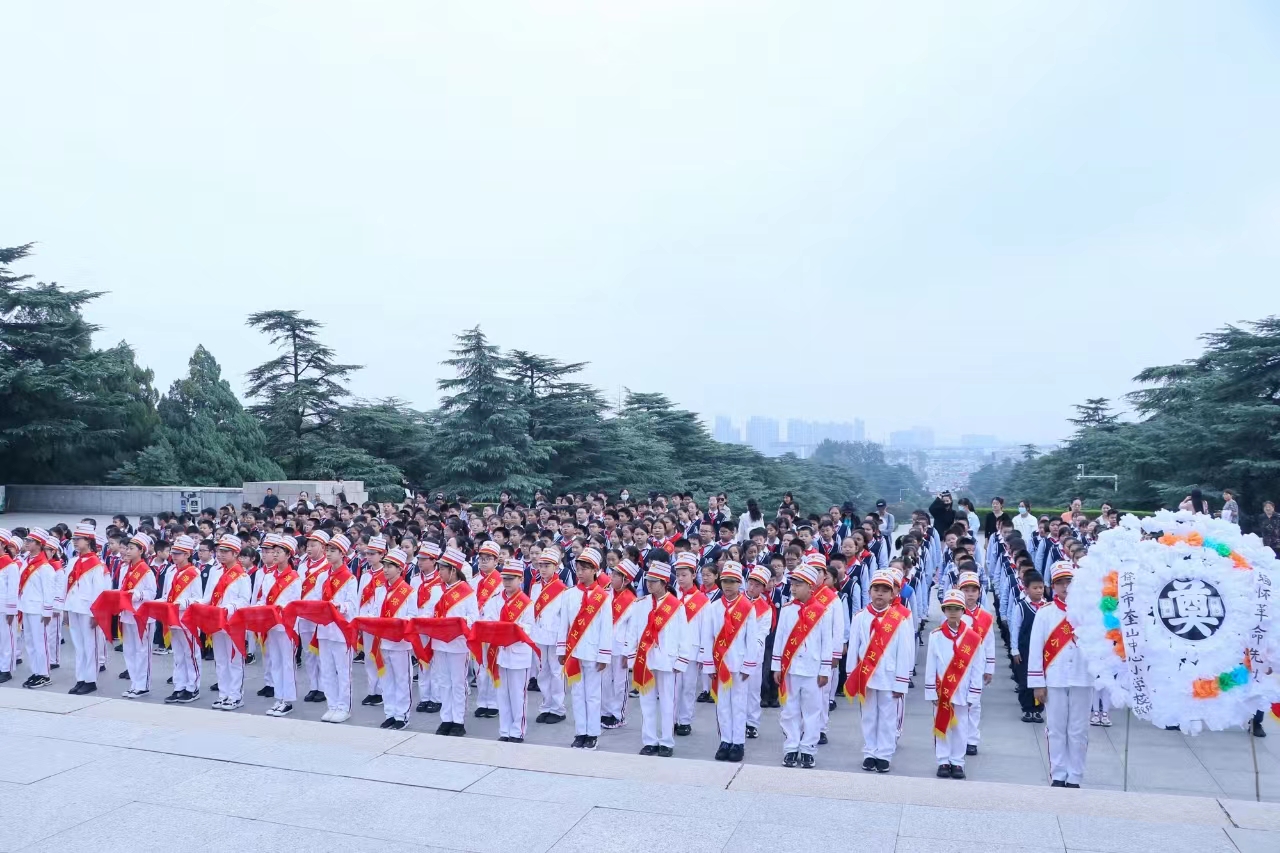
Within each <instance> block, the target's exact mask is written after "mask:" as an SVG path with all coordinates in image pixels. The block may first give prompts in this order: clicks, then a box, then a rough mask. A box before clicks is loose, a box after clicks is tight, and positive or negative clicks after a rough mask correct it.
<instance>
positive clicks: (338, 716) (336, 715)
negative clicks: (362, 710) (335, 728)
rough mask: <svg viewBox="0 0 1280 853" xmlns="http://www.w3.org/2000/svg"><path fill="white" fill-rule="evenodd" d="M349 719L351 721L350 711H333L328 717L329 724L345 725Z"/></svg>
mask: <svg viewBox="0 0 1280 853" xmlns="http://www.w3.org/2000/svg"><path fill="white" fill-rule="evenodd" d="M349 719H351V712H350V711H334V712H333V715H332V716H330V717H329V722H331V723H345V722H346V721H347V720H349Z"/></svg>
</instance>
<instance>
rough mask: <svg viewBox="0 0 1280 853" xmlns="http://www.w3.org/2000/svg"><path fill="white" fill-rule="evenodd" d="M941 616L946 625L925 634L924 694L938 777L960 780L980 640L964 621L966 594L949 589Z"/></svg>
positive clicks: (976, 689) (977, 685) (977, 683)
mask: <svg viewBox="0 0 1280 853" xmlns="http://www.w3.org/2000/svg"><path fill="white" fill-rule="evenodd" d="M942 615H943V616H944V617H945V619H946V621H944V622H943V623H942V624H941V625H939V626H938V627H937V628H934V629H933V632H932V633H930V634H929V648H928V652H927V654H926V657H925V674H924V695H925V698H926V699H928V700H929V701H930V702H932V703H933V707H934V723H933V743H934V755H935V756H936V757H937V759H938V778H939V779H963V778H965V772H964V759H965V747H966V746H967V745H968V742H969V715H968V713H967V706H968V704H969V702H970V701H971V700H972V698H973V697H975V696H980V695H981V694H982V670H983V666H982V641H981V640H980V639H979V638H978V635H977V634H976V633H975V632H974V630H973V629H972V628H971V627H969V624H968V623H967V622H965V621H964V618H963V617H964V594H963V593H961V592H960V590H958V589H952V590H948V591H947V592H946V594H945V595H943V597H942ZM953 660H954V661H955V666H954V667H953V666H952V662H953ZM952 676H954V679H953V678H952Z"/></svg>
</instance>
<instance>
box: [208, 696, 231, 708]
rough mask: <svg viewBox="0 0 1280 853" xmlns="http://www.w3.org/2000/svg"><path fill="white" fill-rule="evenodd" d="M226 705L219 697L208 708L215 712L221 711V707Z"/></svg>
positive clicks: (224, 700)
mask: <svg viewBox="0 0 1280 853" xmlns="http://www.w3.org/2000/svg"><path fill="white" fill-rule="evenodd" d="M226 704H227V700H226V699H224V698H223V697H221V696H219V697H218V698H217V699H214V700H213V704H212V705H210V706H209V707H211V708H213V710H215V711H221V710H222V708H223V706H224V705H226Z"/></svg>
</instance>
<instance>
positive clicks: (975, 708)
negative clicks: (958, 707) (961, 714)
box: [966, 692, 982, 746]
mask: <svg viewBox="0 0 1280 853" xmlns="http://www.w3.org/2000/svg"><path fill="white" fill-rule="evenodd" d="M967 708H968V716H969V726H968V728H967V729H966V731H967V732H968V734H967V735H966V736H967V737H968V738H969V743H970V744H972V745H973V746H977V745H978V744H979V743H981V742H982V730H981V726H982V696H981V694H978V693H973V692H970V693H969V704H968V706H967Z"/></svg>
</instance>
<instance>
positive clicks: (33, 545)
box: [15, 527, 155, 689]
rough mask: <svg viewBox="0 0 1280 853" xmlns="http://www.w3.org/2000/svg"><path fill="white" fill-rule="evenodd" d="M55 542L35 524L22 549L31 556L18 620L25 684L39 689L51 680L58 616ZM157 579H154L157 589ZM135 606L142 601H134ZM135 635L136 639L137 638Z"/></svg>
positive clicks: (22, 574) (22, 576)
mask: <svg viewBox="0 0 1280 853" xmlns="http://www.w3.org/2000/svg"><path fill="white" fill-rule="evenodd" d="M53 543H54V539H53V537H52V536H51V535H50V534H49V531H47V530H44V529H43V528H40V527H33V528H31V530H29V531H28V532H27V538H26V539H25V540H23V543H22V548H23V551H24V552H25V553H26V555H27V560H26V562H25V563H23V564H21V569H20V571H19V572H18V619H16V620H15V622H18V623H20V624H21V627H22V639H23V641H24V642H25V645H26V650H27V665H28V666H30V667H31V675H30V676H28V677H27V680H26V681H25V682H24V683H23V685H22V686H23V687H27V688H30V689H38V688H41V687H47V686H48V685H49V684H50V683H51V679H50V678H49V644H48V642H47V637H46V635H47V633H48V628H49V624H50V623H51V622H53V618H54V599H55V598H56V597H57V586H58V578H57V574H56V572H55V571H54V568H53V564H52V563H50V562H49V557H48V556H47V555H46V554H45V549H46V548H48V547H49V546H50V545H52V544H53ZM154 587H155V580H154V578H153V579H152V589H153V590H154ZM134 603H135V605H136V604H137V603H138V602H134ZM136 636H137V635H136V634H135V638H136Z"/></svg>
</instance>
